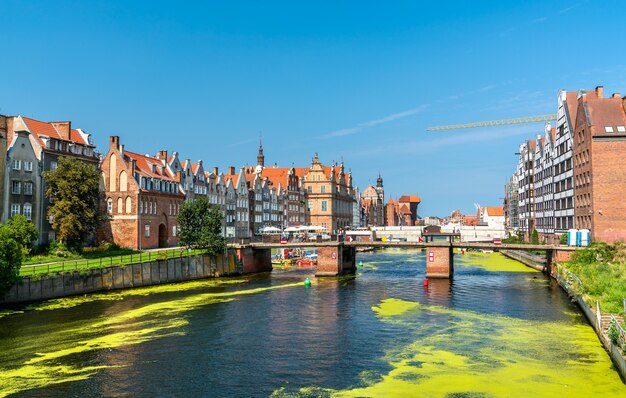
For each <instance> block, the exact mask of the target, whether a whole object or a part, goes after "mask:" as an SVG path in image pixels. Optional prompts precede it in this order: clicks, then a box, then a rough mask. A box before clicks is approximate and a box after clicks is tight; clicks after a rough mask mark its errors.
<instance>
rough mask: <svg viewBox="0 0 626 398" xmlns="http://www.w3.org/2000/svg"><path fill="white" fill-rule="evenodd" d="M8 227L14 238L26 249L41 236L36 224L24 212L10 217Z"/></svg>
mask: <svg viewBox="0 0 626 398" xmlns="http://www.w3.org/2000/svg"><path fill="white" fill-rule="evenodd" d="M7 227H8V231H9V232H10V234H11V236H12V238H13V239H15V241H16V242H17V243H19V244H20V245H22V246H23V247H24V248H25V249H28V248H30V246H31V244H32V243H33V241H34V240H35V239H37V236H39V233H38V232H37V227H36V226H35V224H34V223H33V222H32V221H30V220H29V219H28V218H26V217H25V216H24V215H22V214H16V215H14V216H13V217H11V218H9V221H8V222H7Z"/></svg>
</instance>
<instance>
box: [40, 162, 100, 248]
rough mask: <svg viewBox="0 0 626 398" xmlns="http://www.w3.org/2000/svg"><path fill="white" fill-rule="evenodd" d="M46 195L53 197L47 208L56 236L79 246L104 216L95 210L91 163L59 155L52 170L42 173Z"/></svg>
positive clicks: (95, 178)
mask: <svg viewBox="0 0 626 398" xmlns="http://www.w3.org/2000/svg"><path fill="white" fill-rule="evenodd" d="M43 177H44V179H45V181H46V196H48V197H52V198H53V199H54V201H53V203H52V204H51V205H50V207H49V208H48V216H49V217H51V218H52V220H53V221H52V228H53V229H54V230H55V231H56V233H57V238H58V239H59V240H60V241H61V242H63V243H64V244H66V245H67V246H69V247H74V248H79V247H80V246H81V244H82V243H83V242H84V241H85V240H86V239H87V238H88V237H89V236H90V235H92V234H93V233H95V231H96V228H97V227H98V224H99V223H100V222H101V221H102V220H104V219H105V217H106V216H105V215H103V214H102V213H100V212H99V210H98V209H99V206H98V202H99V199H100V189H99V185H100V175H99V174H98V170H97V169H96V168H95V167H94V166H93V165H91V164H88V163H86V162H83V161H81V160H78V159H75V158H72V157H63V156H62V157H60V158H59V165H58V167H57V169H56V170H53V171H46V172H44V173H43Z"/></svg>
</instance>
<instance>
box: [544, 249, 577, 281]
mask: <svg viewBox="0 0 626 398" xmlns="http://www.w3.org/2000/svg"><path fill="white" fill-rule="evenodd" d="M572 253H573V252H572V251H565V250H558V249H551V250H546V267H545V269H544V271H543V272H544V273H546V274H548V275H552V264H554V263H563V262H567V261H570V260H571V259H572Z"/></svg>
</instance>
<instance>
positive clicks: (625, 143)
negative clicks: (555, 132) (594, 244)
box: [573, 86, 626, 243]
mask: <svg viewBox="0 0 626 398" xmlns="http://www.w3.org/2000/svg"><path fill="white" fill-rule="evenodd" d="M603 91H604V89H603V87H602V86H598V87H596V89H595V90H594V91H589V92H587V91H585V90H580V91H579V92H578V96H577V111H576V122H575V128H574V135H573V162H574V178H573V179H574V194H575V212H574V214H575V217H576V226H577V228H585V229H588V230H590V231H591V238H592V240H601V241H606V242H609V243H612V242H615V241H618V240H626V201H624V192H625V191H626V167H624V159H625V158H626V111H625V106H626V97H624V98H621V96H620V94H618V93H615V94H613V95H612V96H611V97H608V98H605V97H604V95H603Z"/></svg>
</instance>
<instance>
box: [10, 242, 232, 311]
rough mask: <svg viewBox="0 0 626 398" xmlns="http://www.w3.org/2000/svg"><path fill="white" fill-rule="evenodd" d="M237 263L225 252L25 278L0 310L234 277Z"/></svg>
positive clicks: (12, 289) (14, 287) (13, 288)
mask: <svg viewBox="0 0 626 398" xmlns="http://www.w3.org/2000/svg"><path fill="white" fill-rule="evenodd" d="M238 263H239V262H238V260H236V257H235V252H234V251H232V250H229V251H228V252H227V253H225V254H224V255H223V256H218V257H210V256H208V255H205V254H200V255H195V256H189V257H178V258H171V259H168V260H157V261H152V262H147V263H138V264H130V265H125V266H113V267H106V268H92V269H85V270H81V271H71V272H63V273H56V274H52V275H47V276H43V277H37V276H34V277H25V278H23V279H22V281H21V282H20V283H18V284H16V285H15V286H13V287H12V288H11V289H10V290H9V291H8V292H7V294H6V295H5V296H4V299H3V300H0V306H1V305H7V304H20V303H28V302H33V301H39V300H47V299H52V298H59V297H67V296H75V295H79V294H85V293H93V292H100V291H107V290H115V289H127V288H133V287H140V286H151V285H159V284H164V283H172V282H181V281H189V280H194V279H204V278H211V277H218V276H223V275H237V274H241V273H242V270H241V267H239V266H238V265H237V264H238Z"/></svg>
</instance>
